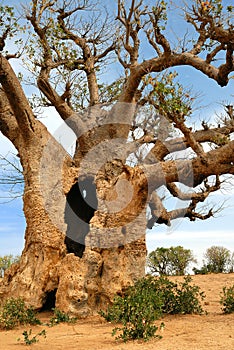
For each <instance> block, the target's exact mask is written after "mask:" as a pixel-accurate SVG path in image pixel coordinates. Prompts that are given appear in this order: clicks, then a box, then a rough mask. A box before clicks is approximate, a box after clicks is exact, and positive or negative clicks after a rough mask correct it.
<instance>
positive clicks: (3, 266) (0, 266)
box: [0, 254, 20, 277]
mask: <svg viewBox="0 0 234 350" xmlns="http://www.w3.org/2000/svg"><path fill="white" fill-rule="evenodd" d="M19 260H20V256H13V255H12V254H10V255H4V256H0V277H3V276H4V273H5V271H6V270H7V269H8V268H9V267H10V266H11V265H12V264H14V263H17V262H18V261H19Z"/></svg>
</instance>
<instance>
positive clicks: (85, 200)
mask: <svg viewBox="0 0 234 350" xmlns="http://www.w3.org/2000/svg"><path fill="white" fill-rule="evenodd" d="M97 205H98V201H97V194H96V185H95V184H94V181H93V178H86V179H85V180H81V181H78V182H76V183H75V184H74V185H73V186H72V188H71V189H70V191H69V192H68V194H67V201H66V207H65V222H66V224H67V232H66V237H65V244H66V247H67V252H68V253H74V254H75V255H76V256H78V257H80V258H82V256H83V253H84V250H85V237H86V235H87V234H88V233H89V222H90V220H91V219H92V217H93V216H94V213H95V211H96V210H97Z"/></svg>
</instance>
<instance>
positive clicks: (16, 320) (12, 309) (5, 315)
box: [0, 298, 41, 329]
mask: <svg viewBox="0 0 234 350" xmlns="http://www.w3.org/2000/svg"><path fill="white" fill-rule="evenodd" d="M19 324H31V325H35V324H41V322H40V320H39V319H38V318H37V317H36V315H35V312H34V310H33V309H32V308H31V307H30V308H27V307H26V305H25V302H24V300H23V299H21V298H17V299H14V298H10V299H8V300H7V301H6V302H5V303H4V304H3V306H2V308H1V310H0V327H1V328H4V329H13V328H14V327H16V326H18V325H19Z"/></svg>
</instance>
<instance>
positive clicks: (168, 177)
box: [144, 141, 234, 191]
mask: <svg viewBox="0 0 234 350" xmlns="http://www.w3.org/2000/svg"><path fill="white" fill-rule="evenodd" d="M204 159H205V162H204V161H203V160H201V159H200V158H198V157H197V158H194V159H191V160H175V161H173V160H171V161H167V162H160V163H156V164H155V165H146V166H144V170H145V172H146V174H147V178H148V181H149V188H150V190H151V191H153V190H154V189H156V188H158V187H160V186H162V185H164V184H167V183H171V182H181V183H183V184H185V185H187V186H190V187H194V186H197V185H199V184H201V183H202V181H204V179H206V178H207V177H208V176H210V175H221V174H234V141H230V142H229V143H228V144H227V145H225V146H223V147H220V148H218V149H216V150H212V151H209V152H207V153H206V154H205V158H204Z"/></svg>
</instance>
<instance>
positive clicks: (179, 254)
mask: <svg viewBox="0 0 234 350" xmlns="http://www.w3.org/2000/svg"><path fill="white" fill-rule="evenodd" d="M191 262H196V260H195V258H194V256H193V253H192V251H191V250H190V249H184V248H183V247H181V246H177V247H170V248H164V247H159V248H157V249H156V250H154V251H152V252H151V253H150V254H149V255H148V258H147V265H148V267H149V269H150V271H151V273H155V274H159V275H160V276H162V275H180V276H182V275H184V274H185V273H186V269H187V268H188V266H189V264H190V263H191Z"/></svg>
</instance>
